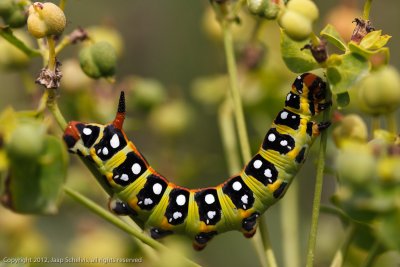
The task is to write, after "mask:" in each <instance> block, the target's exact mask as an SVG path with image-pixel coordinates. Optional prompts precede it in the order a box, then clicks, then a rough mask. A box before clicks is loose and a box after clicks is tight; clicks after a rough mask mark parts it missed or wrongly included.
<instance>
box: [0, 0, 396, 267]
mask: <svg viewBox="0 0 400 267" xmlns="http://www.w3.org/2000/svg"><path fill="white" fill-rule="evenodd" d="M315 2H316V4H317V5H318V7H319V8H320V12H321V15H320V19H319V21H318V23H317V25H315V29H316V32H319V30H320V29H322V27H323V25H325V24H326V21H327V20H329V21H332V20H334V21H335V23H338V24H339V23H344V24H345V25H347V26H344V28H346V27H347V28H352V27H353V26H352V25H351V21H352V19H354V16H353V15H357V14H356V13H355V12H354V9H346V7H345V5H346V4H347V5H349V4H353V5H354V6H353V7H355V8H356V7H359V8H361V7H362V5H363V1H335V0H327V1H322V0H316V1H315ZM208 6H209V3H208V1H205V0H203V1H177V0H169V1H126V0H114V1H103V0H98V1H83V0H70V1H67V7H66V10H65V12H66V16H67V29H66V30H65V32H67V33H68V32H70V31H72V30H73V29H74V28H76V27H78V26H81V27H84V28H86V27H89V26H93V25H107V26H110V27H113V28H114V29H116V30H117V31H118V32H119V33H120V35H121V36H122V39H123V47H124V48H123V52H122V54H121V56H120V58H119V60H118V68H117V75H116V80H117V83H116V84H115V85H114V86H110V85H108V84H106V83H105V82H104V81H99V82H96V83H95V84H94V85H93V88H94V89H93V90H92V91H86V98H85V99H82V98H80V99H79V102H77V101H75V99H74V92H72V93H71V92H65V91H63V89H62V88H61V90H60V104H61V107H62V110H63V111H65V112H64V115H65V116H66V117H67V119H68V120H73V119H74V120H76V119H82V118H83V119H86V120H89V121H97V122H99V123H105V122H107V121H108V120H110V119H112V116H113V115H114V112H115V109H116V101H117V92H118V91H119V90H120V89H125V90H128V92H130V91H129V90H131V91H132V95H131V97H129V94H128V98H127V101H128V114H129V121H128V123H127V124H126V126H125V128H126V130H127V133H128V136H129V137H131V140H133V141H134V142H135V144H136V145H137V147H138V148H139V149H140V150H141V152H142V153H143V154H144V155H145V156H146V158H147V160H148V161H149V162H150V163H151V164H152V166H153V167H154V168H155V169H156V170H157V171H158V172H160V173H161V174H163V175H165V176H166V177H168V178H169V179H171V180H172V181H173V182H175V183H177V184H180V185H182V186H187V187H204V186H210V185H216V184H218V183H221V182H222V181H224V180H225V179H226V178H227V177H229V174H228V169H227V164H226V161H225V158H224V151H223V148H222V144H221V138H220V131H219V126H218V105H217V104H216V103H218V102H213V100H207V96H206V100H202V99H203V98H202V97H199V96H198V91H199V90H200V91H202V90H203V89H204V88H203V87H202V86H204V85H202V84H201V80H199V79H200V78H207V79H208V78H209V77H214V76H215V75H223V74H224V73H225V72H226V70H225V57H224V50H223V44H222V41H221V40H220V39H218V33H215V29H214V28H212V27H211V29H210V28H207V26H204V24H205V23H204V16H205V13H206V10H207V8H208ZM340 7H341V8H342V9H340ZM347 8H348V7H347ZM399 10H400V2H399V1H397V0H386V1H374V2H373V7H372V11H371V20H372V22H373V24H374V26H375V28H377V29H382V30H383V32H384V33H386V34H389V35H392V36H393V37H392V39H391V40H390V42H389V45H388V46H389V47H390V49H391V62H390V63H391V64H392V65H394V66H396V67H397V68H400V49H399V47H400V46H399V44H400V43H399V36H400V27H399V26H400V16H399ZM334 12H336V13H334ZM343 12H344V13H343ZM346 12H347V13H346ZM246 23H247V22H244V25H246ZM249 23H251V22H249ZM348 25H350V26H348ZM243 28H244V30H242V31H240V30H238V31H235V34H236V37H237V38H236V40H237V46H238V47H240V45H241V42H243V40H244V39H245V36H246V34H248V33H246V28H245V27H244V26H243ZM212 29H214V30H212ZM247 29H248V28H247ZM262 37H263V38H262V39H263V43H264V45H265V46H266V56H265V63H264V64H263V67H262V68H261V70H259V71H258V72H255V73H254V74H250V76H248V77H246V79H245V81H244V82H243V84H244V86H243V87H244V88H243V90H244V104H245V114H246V119H247V122H248V128H249V134H250V139H251V146H252V151H253V152H255V151H256V150H257V149H258V146H259V144H260V142H261V140H262V138H263V136H264V133H265V132H266V130H267V129H268V127H269V124H270V122H271V120H272V119H273V118H274V116H275V114H276V112H277V111H278V110H279V109H280V108H281V106H282V104H283V96H284V95H285V94H286V93H287V90H289V88H290V84H291V82H292V79H293V77H295V74H291V73H290V72H289V71H288V70H286V69H285V66H284V64H283V62H282V61H281V60H280V54H279V31H278V28H277V26H276V23H273V22H270V23H267V25H266V26H265V34H264V35H263V36H262ZM241 38H242V39H241ZM74 57H75V58H76V57H77V49H76V47H68V48H66V49H65V51H63V52H62V53H61V55H60V58H59V59H60V61H61V62H63V61H65V60H66V59H69V58H74ZM40 68H41V61H40V60H39V59H36V60H35V61H34V63H33V64H32V65H31V66H30V69H29V71H28V72H27V74H24V76H21V74H19V73H15V72H0V81H1V85H0V88H1V89H0V109H1V110H2V109H4V108H5V107H6V106H8V105H12V106H13V107H14V108H16V109H28V108H32V107H36V105H37V100H38V94H31V95H30V96H27V94H26V92H25V90H26V89H25V88H26V83H25V82H24V79H23V78H21V77H27V76H28V77H29V75H31V76H32V77H35V76H36V75H37V73H38V72H39V69H40ZM64 79H74V78H69V77H67V76H66V77H64ZM145 79H146V80H145ZM28 80H29V78H28ZM141 81H142V82H143V81H150V85H149V84H145V83H144V85H143V84H142V83H141V84H142V85H143V86H144V88H145V89H144V90H146V88H148V87H146V86H150V87H151V88H152V89H151V90H153V89H154V86H155V87H157V88H158V89H160V88H161V89H160V90H158V89H154V90H155V91H156V93H155V94H157V97H159V98H160V99H161V100H160V103H162V105H167V106H168V104H171V103H172V104H171V105H172V108H171V106H169V107H170V109H172V111H170V109H168V108H166V109H161V108H160V109H158V111H155V110H156V109H157V107H156V108H148V107H146V106H145V107H144V108H142V109H140V108H137V106H135V100H134V99H133V98H134V95H135V93H134V91H135V89H134V88H135V84H136V85H137V84H138V83H140V82H141ZM260 81H261V82H260ZM31 83H33V79H31ZM219 84H221V85H225V86H227V83H226V81H222V82H220V83H219ZM32 85H33V84H31V86H32ZM152 86H153V87H152ZM264 86H270V87H268V88H266V87H264ZM131 87H132V88H133V89H130V88H131ZM196 88H197V89H196ZM213 89H214V88H212V90H211V91H209V92H210V94H211V95H213V94H215V95H216V96H215V97H216V98H218V94H220V95H221V93H220V92H221V90H225V89H226V88H215V91H213ZM149 90H150V89H149ZM204 90H205V89H204ZM196 92H197V93H196ZM207 92H208V91H207ZM222 95H223V93H222ZM211 98H212V97H211ZM99 101H100V102H99ZM217 101H218V99H217ZM165 103H166V104H165ZM139 104H140V103H139ZM77 105H81V106H82V108H79V107H77ZM86 105H87V106H86ZM160 105H161V104H160ZM90 107H93V108H95V109H96V111H95V112H92V111H91V110H89V108H90ZM168 112H170V113H168ZM162 114H172V116H175V115H176V117H177V122H175V124H174V123H172V125H173V126H172V129H170V128H169V127H170V126H169V125H168V119H171V118H162V119H160V118H159V117H160V116H161V117H162V116H163V115H162ZM77 116H78V117H77ZM181 117H183V118H181ZM160 120H161V122H160ZM165 120H167V123H165ZM174 127H175V128H174ZM54 132H55V134H56V135H58V136H61V133H60V132H59V131H57V130H54ZM331 146H332V145H331ZM331 149H333V148H331ZM314 152H315V151H314ZM314 156H315V154H311V158H310V159H309V160H308V161H307V163H306V165H305V166H304V168H303V169H302V171H301V172H300V173H299V175H298V177H297V180H298V181H299V187H300V189H299V190H300V196H299V197H300V199H299V214H300V218H301V221H300V223H299V237H300V243H301V248H302V251H301V254H302V260H303V261H304V260H305V252H306V245H307V235H308V231H309V225H310V214H311V202H312V194H313V188H314V177H315V161H314V159H315V157H314ZM75 160H76V159H73V162H72V164H71V168H70V171H69V176H68V183H69V184H70V185H71V186H72V187H74V188H77V189H78V190H79V191H81V192H83V193H85V194H86V195H88V196H90V197H92V198H94V199H96V200H97V201H98V202H99V203H101V204H102V205H103V206H106V198H105V194H103V193H102V191H101V189H100V188H99V186H98V185H97V184H96V183H95V180H94V179H93V177H91V175H90V173H89V172H88V171H87V170H86V169H85V168H83V167H82V165H81V164H80V162H77V161H75ZM332 164H333V163H332V161H331V158H329V157H328V167H329V165H330V166H332ZM334 187H335V177H333V176H327V177H326V180H325V188H324V191H323V202H324V203H328V202H329V196H330V195H331V194H332V193H333V192H334V190H335V188H334ZM290 193H291V190H290V189H289V191H288V194H290ZM284 201H285V198H284V199H283V200H282V201H281V202H279V203H278V204H277V205H275V206H273V207H272V208H270V210H269V211H267V213H266V215H265V217H266V221H267V223H268V226H269V230H270V235H271V240H272V244H273V248H274V250H275V252H276V253H277V257H278V261H279V262H278V263H279V266H283V265H282V264H283V263H282V261H281V259H282V255H283V254H282V242H281V238H282V233H281V224H282V221H281V216H282V212H285V210H282V209H281V207H280V206H281V205H282V202H284ZM14 216H16V215H11V214H8V213H7V212H6V211H4V210H0V257H1V258H2V257H4V256H8V255H10V254H9V253H12V255H14V254H15V255H21V256H25V255H26V256H29V255H46V256H55V257H66V256H82V257H83V256H86V255H89V256H96V255H97V256H98V257H112V256H115V257H122V256H126V255H131V256H132V255H134V256H136V257H140V256H141V252H140V251H138V247H137V245H136V244H135V243H134V241H133V240H131V239H130V237H129V236H127V235H126V234H124V233H122V232H120V231H119V230H117V229H115V228H114V227H113V226H111V225H109V224H107V223H105V222H103V221H102V220H101V219H99V218H98V217H96V216H95V215H92V214H91V213H90V212H88V211H87V210H85V209H84V208H83V207H81V206H79V205H78V204H76V203H74V202H72V201H70V199H67V198H66V197H65V198H64V201H63V203H62V206H61V208H60V212H59V214H57V215H55V216H46V217H39V216H37V217H36V216H35V217H30V216H25V217H19V216H16V217H14ZM342 236H343V230H342V227H341V224H340V222H339V220H338V219H336V218H334V217H333V216H329V215H324V214H323V215H322V216H321V220H320V228H319V239H318V243H317V244H318V245H317V253H316V262H317V264H316V266H328V264H329V262H330V259H332V257H333V254H334V252H335V249H336V248H337V247H338V245H339V244H340V242H341V237H342ZM171 240H175V238H168V239H167V240H166V241H165V242H166V244H171V246H172V245H174V244H175V243H173V244H172V243H171ZM178 240H179V241H177V242H183V243H184V245H183V246H182V245H181V244H180V243H178V245H177V246H178V248H179V249H182V250H184V251H185V253H187V254H188V257H189V258H193V259H194V260H196V261H197V262H199V263H200V264H203V265H204V266H258V259H257V257H256V255H255V253H254V250H253V248H252V245H251V242H250V241H249V240H247V239H245V238H243V236H242V235H241V234H240V233H239V232H230V233H228V234H224V235H221V236H218V237H216V238H215V239H214V240H213V241H212V242H211V243H210V244H209V245H208V246H207V248H206V249H205V250H204V251H202V252H199V253H196V252H192V251H191V244H190V241H189V240H187V239H186V238H182V239H178ZM11 241H12V242H11ZM165 259H166V261H168V260H170V258H168V257H166V258H165ZM302 265H303V264H300V263H299V266H302ZM0 266H1V265H0ZM69 266H70V265H69ZM88 266H94V265H88ZM135 266H151V262H150V260H148V259H146V258H143V263H141V264H138V265H135Z"/></svg>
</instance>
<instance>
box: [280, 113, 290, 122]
mask: <svg viewBox="0 0 400 267" xmlns="http://www.w3.org/2000/svg"><path fill="white" fill-rule="evenodd" d="M288 115H289V113H287V112H286V111H283V112H282V113H281V119H282V120H286V119H287V116H288Z"/></svg>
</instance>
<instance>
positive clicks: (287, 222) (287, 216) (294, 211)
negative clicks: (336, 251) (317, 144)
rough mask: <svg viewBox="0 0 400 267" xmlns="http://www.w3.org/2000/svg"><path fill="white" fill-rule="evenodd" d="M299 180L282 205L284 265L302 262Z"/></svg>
mask: <svg viewBox="0 0 400 267" xmlns="http://www.w3.org/2000/svg"><path fill="white" fill-rule="evenodd" d="M298 200H299V182H298V180H297V179H295V180H294V181H293V182H292V184H291V185H290V191H289V192H287V193H286V195H285V198H284V199H283V200H282V202H281V205H280V213H281V222H282V249H283V255H284V257H283V260H284V262H283V263H284V266H286V267H297V266H299V262H301V259H300V254H299V233H300V231H299V212H298V210H299V207H298Z"/></svg>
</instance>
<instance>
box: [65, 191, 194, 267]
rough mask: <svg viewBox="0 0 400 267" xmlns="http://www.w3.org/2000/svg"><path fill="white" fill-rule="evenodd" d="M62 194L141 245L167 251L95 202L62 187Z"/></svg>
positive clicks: (185, 259)
mask: <svg viewBox="0 0 400 267" xmlns="http://www.w3.org/2000/svg"><path fill="white" fill-rule="evenodd" d="M64 192H65V193H66V194H67V195H68V196H70V197H71V198H72V199H74V200H75V201H77V202H79V203H80V204H82V205H83V206H85V207H86V208H88V209H89V210H91V211H92V212H94V213H95V214H97V215H98V216H100V217H101V218H103V219H104V220H106V221H108V222H109V223H111V224H113V225H114V226H116V227H118V228H119V229H121V230H122V231H124V232H126V233H128V234H130V235H133V236H134V237H136V238H137V239H139V240H140V241H142V242H143V243H145V244H147V245H149V246H150V247H152V248H154V249H157V250H168V248H167V247H165V246H164V245H162V244H161V243H159V242H157V241H156V240H154V239H153V238H151V237H150V236H148V235H145V234H144V233H143V232H142V231H141V230H137V229H134V228H132V227H130V226H129V225H128V224H126V223H125V222H123V221H121V220H120V219H119V218H118V217H116V216H114V215H113V214H111V213H110V212H108V211H107V210H105V209H103V208H102V207H100V206H99V205H97V204H96V203H95V202H93V201H91V200H90V199H88V198H86V197H85V196H83V195H82V194H80V193H78V192H76V191H75V190H73V189H71V188H68V187H66V186H64ZM182 258H183V260H184V261H185V262H186V263H187V266H200V265H198V264H197V263H195V262H193V261H191V260H189V259H187V258H185V257H183V256H182Z"/></svg>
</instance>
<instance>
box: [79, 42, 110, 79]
mask: <svg viewBox="0 0 400 267" xmlns="http://www.w3.org/2000/svg"><path fill="white" fill-rule="evenodd" d="M79 63H80V65H81V68H82V70H83V72H85V73H86V75H88V76H89V77H91V78H94V79H98V78H101V77H111V76H113V75H114V74H115V68H116V64H117V54H116V52H115V49H114V48H113V47H112V46H111V45H110V44H109V43H107V42H98V43H95V44H93V45H91V46H89V47H84V48H82V50H81V52H80V53H79Z"/></svg>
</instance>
